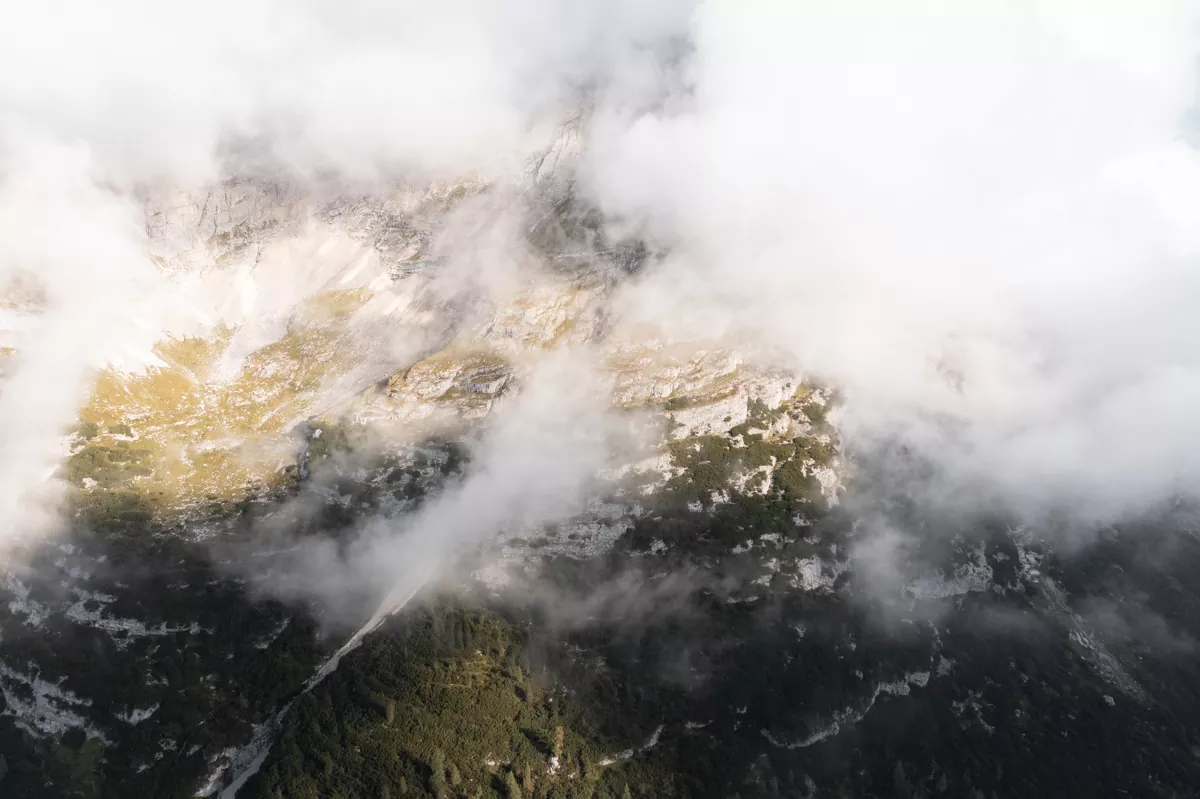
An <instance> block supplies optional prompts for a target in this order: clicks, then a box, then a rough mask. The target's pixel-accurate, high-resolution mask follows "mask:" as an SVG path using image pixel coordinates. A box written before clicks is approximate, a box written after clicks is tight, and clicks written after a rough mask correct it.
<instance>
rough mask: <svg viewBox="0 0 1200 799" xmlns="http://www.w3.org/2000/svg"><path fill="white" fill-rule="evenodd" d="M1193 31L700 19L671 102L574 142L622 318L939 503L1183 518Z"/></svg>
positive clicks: (1040, 21)
mask: <svg viewBox="0 0 1200 799" xmlns="http://www.w3.org/2000/svg"><path fill="white" fill-rule="evenodd" d="M1195 21H1196V18H1195V8H1194V7H1193V6H1192V5H1191V4H1188V3H1154V4H1151V5H1149V6H1145V7H1141V8H1138V9H1134V8H1132V7H1129V6H1127V5H1123V4H1115V3H1113V4H1099V5H1097V4H1087V5H1086V7H1085V5H1084V4H1077V3H1066V2H1047V3H1032V4H1018V5H1013V4H1010V3H973V4H970V5H969V6H963V5H961V4H949V3H938V2H930V3H918V4H916V5H912V4H908V5H906V6H905V7H904V9H903V10H901V9H898V8H897V9H890V8H886V7H884V6H883V5H882V4H879V3H872V2H852V3H839V4H832V3H811V2H810V3H794V4H788V5H786V6H784V5H783V4H777V3H771V2H765V1H764V2H751V3H733V2H720V1H719V0H716V1H714V2H708V3H705V4H704V5H703V6H702V7H701V8H700V9H699V10H698V12H697V14H696V17H695V29H694V31H695V36H694V40H693V43H694V52H693V54H692V56H691V58H690V60H689V63H688V68H687V85H688V88H689V91H688V92H686V93H685V94H682V95H680V96H679V97H678V99H677V102H675V103H673V104H670V105H668V106H666V107H665V108H663V109H661V110H658V111H656V112H653V113H648V114H641V115H628V114H623V113H620V112H612V113H608V114H602V115H601V118H600V119H599V121H598V122H597V129H598V131H599V133H598V135H597V138H596V140H595V142H594V147H593V150H592V152H591V159H592V160H591V171H590V176H591V179H590V184H591V186H592V187H593V191H594V192H595V194H596V196H598V197H599V198H601V202H602V203H603V205H604V207H605V208H606V210H607V212H608V213H609V214H610V215H611V216H612V217H614V218H617V219H621V220H624V221H626V222H627V223H628V224H630V225H631V226H632V227H634V228H635V229H637V230H639V231H641V232H643V234H644V235H647V236H649V237H650V238H652V239H654V240H657V241H658V242H661V245H662V246H664V247H666V248H669V249H670V252H671V254H670V255H669V256H668V258H667V259H666V261H665V263H663V264H662V265H661V266H660V268H659V269H657V270H656V271H654V272H653V273H650V274H647V275H646V276H645V278H644V279H643V280H642V281H640V282H639V283H638V284H637V285H636V286H633V287H631V288H630V289H629V291H628V297H627V310H626V313H627V314H628V315H630V316H631V317H633V318H641V319H649V320H655V321H656V322H657V323H660V324H661V325H662V326H663V327H664V328H666V329H668V330H670V331H672V332H674V333H675V334H676V335H682V336H688V335H691V336H700V335H707V336H711V335H713V334H714V329H719V330H721V331H724V332H726V333H727V334H731V335H732V334H741V335H748V336H751V337H754V338H756V339H757V340H758V341H759V343H760V345H761V346H762V347H764V348H769V350H770V351H771V352H773V353H775V354H777V355H779V356H780V357H781V358H783V359H785V360H788V361H790V362H791V363H792V364H793V365H795V366H797V367H798V368H799V369H800V370H801V371H802V372H805V373H808V374H813V375H816V376H819V377H820V378H823V379H825V380H827V381H828V382H830V383H831V384H833V385H836V386H838V387H839V388H840V389H842V390H843V391H844V393H845V397H846V403H845V407H844V408H843V416H842V419H841V424H842V428H843V433H844V436H845V439H846V441H847V443H848V445H849V446H850V447H852V448H858V449H860V450H870V449H872V448H873V447H874V446H876V445H877V444H878V443H879V442H880V441H882V440H887V439H891V440H895V439H899V440H900V441H902V442H903V443H904V444H907V445H909V446H910V447H912V448H913V449H914V450H915V451H916V452H918V453H919V454H920V455H921V456H922V457H924V458H928V459H931V460H932V461H933V462H934V464H935V466H936V467H937V468H936V471H937V474H938V475H939V480H941V481H948V482H943V483H941V484H940V485H939V486H936V487H935V488H937V489H938V493H939V494H941V495H943V496H945V495H951V494H955V493H958V494H959V495H960V496H966V497H969V498H970V499H969V500H968V501H971V502H976V501H999V502H1004V503H1007V504H1009V505H1011V506H1013V508H1014V509H1015V510H1019V511H1024V512H1027V513H1029V514H1033V515H1042V514H1045V513H1046V512H1048V511H1050V510H1052V509H1053V510H1054V511H1057V512H1064V511H1065V512H1068V513H1070V514H1078V515H1081V516H1083V517H1086V518H1087V519H1088V520H1100V519H1108V518H1112V517H1113V516H1115V515H1119V514H1123V513H1131V512H1137V511H1139V510H1142V509H1145V508H1146V507H1149V506H1151V505H1153V504H1154V503H1157V502H1161V501H1163V500H1165V499H1167V498H1169V497H1172V496H1174V495H1176V494H1178V493H1183V492H1188V493H1190V492H1191V491H1192V490H1193V489H1192V487H1193V486H1194V484H1195V482H1194V481H1195V478H1196V477H1197V476H1200V475H1198V472H1197V469H1198V467H1200V463H1198V461H1197V456H1196V447H1195V443H1196V442H1197V441H1198V440H1200V428H1198V427H1197V422H1196V419H1195V417H1194V415H1193V414H1192V413H1191V412H1190V411H1189V410H1188V409H1189V408H1191V407H1193V406H1194V405H1195V403H1196V399H1197V390H1198V388H1200V382H1198V377H1200V370H1198V367H1200V357H1198V356H1200V351H1198V347H1197V345H1196V343H1195V336H1194V331H1195V329H1196V327H1195V323H1194V322H1193V320H1192V313H1191V312H1190V311H1189V308H1190V307H1191V306H1193V305H1194V304H1195V301H1196V299H1197V296H1198V290H1200V283H1198V278H1197V272H1196V269H1195V258H1196V255H1197V247H1198V245H1200V241H1198V237H1197V233H1196V228H1195V226H1194V224H1192V223H1191V219H1190V212H1189V210H1188V209H1190V208H1193V207H1195V202H1196V199H1197V189H1198V188H1200V181H1198V180H1197V178H1198V177H1200V172H1198V170H1197V167H1198V166H1200V161H1198V160H1197V154H1196V151H1195V150H1194V148H1193V147H1192V146H1191V145H1190V144H1189V143H1188V141H1187V134H1188V130H1189V127H1190V126H1191V123H1190V121H1189V114H1191V112H1192V109H1193V104H1194V98H1195V92H1194V89H1195V66H1194V64H1195V56H1196V52H1197V48H1196V45H1197V41H1196V26H1195ZM922 488H930V487H928V486H926V487H922V486H920V485H917V486H914V490H922Z"/></svg>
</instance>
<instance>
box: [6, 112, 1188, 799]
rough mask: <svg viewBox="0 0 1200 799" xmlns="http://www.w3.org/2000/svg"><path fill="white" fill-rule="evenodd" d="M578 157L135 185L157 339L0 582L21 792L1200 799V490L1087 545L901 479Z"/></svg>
mask: <svg viewBox="0 0 1200 799" xmlns="http://www.w3.org/2000/svg"><path fill="white" fill-rule="evenodd" d="M582 146H583V144H582V142H581V138H580V133H579V131H578V128H577V126H575V125H574V124H568V125H566V126H564V127H563V128H561V129H560V130H559V131H558V132H557V134H556V136H555V138H554V140H553V141H552V142H551V143H550V144H549V145H548V146H547V147H546V148H545V149H544V151H541V152H539V153H537V154H535V156H534V157H532V158H531V159H530V161H529V164H528V166H527V169H526V170H525V173H524V174H523V175H522V176H521V177H520V178H519V179H511V180H499V179H495V180H489V179H486V178H483V177H472V178H470V179H464V180H461V181H459V182H455V183H451V184H436V185H426V186H397V187H389V188H386V189H373V190H371V191H365V192H363V193H360V194H347V193H345V192H344V191H339V192H332V191H330V192H325V191H323V190H321V189H320V188H319V187H318V188H313V187H307V186H306V187H303V188H301V187H298V186H291V185H287V184H286V183H283V182H280V183H271V182H266V181H262V180H248V179H231V180H228V181H225V182H223V183H221V184H219V185H214V186H211V187H208V188H205V189H203V190H198V191H174V190H166V189H162V188H157V187H151V188H146V189H145V191H144V196H143V197H142V198H141V200H142V202H143V204H144V222H145V231H146V236H147V241H148V243H149V249H150V253H151V255H152V257H153V259H154V262H155V264H156V265H157V267H158V269H159V270H160V272H161V275H162V276H163V279H164V281H166V284H167V285H168V286H169V287H170V289H169V291H168V292H167V295H166V296H169V297H170V298H171V304H170V306H169V307H167V309H166V311H164V312H163V313H164V318H165V319H166V321H164V322H163V327H162V332H163V335H161V337H160V338H159V339H158V340H157V342H156V343H155V344H154V346H153V347H152V348H151V349H150V350H149V351H146V350H145V349H144V348H140V345H138V344H137V343H136V340H135V339H136V337H131V338H130V339H129V340H128V346H123V347H121V348H118V349H119V350H120V353H119V356H116V355H114V357H113V358H111V359H109V360H108V361H107V362H106V363H105V364H103V365H102V367H103V368H102V369H100V371H99V373H98V375H97V378H96V380H95V383H94V385H93V386H91V389H90V394H89V396H88V398H87V401H86V403H85V404H84V405H83V407H82V410H81V411H80V414H79V419H78V423H77V427H76V428H75V429H74V430H73V431H70V432H69V433H68V434H67V436H66V437H65V447H66V453H65V455H64V458H63V462H62V465H61V469H60V470H59V474H58V475H57V477H56V478H55V479H58V480H61V481H63V482H65V483H66V485H67V486H68V487H67V489H66V490H65V495H64V498H63V503H64V504H63V510H62V516H63V519H62V526H63V527H65V531H64V532H62V533H61V534H60V535H56V536H51V537H47V538H45V539H36V540H33V541H29V542H26V544H25V546H24V548H23V550H22V551H21V553H20V555H21V556H20V557H19V558H13V559H11V560H10V562H9V565H8V566H7V568H6V570H5V572H4V576H3V581H2V583H0V592H2V594H3V596H2V599H3V602H2V603H0V695H2V697H3V707H2V710H0V753H3V759H2V760H0V787H2V788H3V790H4V794H5V795H11V796H21V797H39V796H46V797H58V796H76V797H110V796H111V797H128V796H153V797H189V796H195V795H203V796H222V797H231V796H233V795H235V794H236V795H237V796H239V797H257V796H261V797H305V796H312V797H326V796H329V797H332V796H344V797H359V796H361V797H402V796H414V797H416V796H442V797H449V796H454V797H474V796H509V797H513V796H530V797H533V796H536V797H543V796H545V797H567V796H578V797H585V796H586V797H593V796H594V797H605V796H612V797H623V796H645V797H667V796H672V797H674V796H695V797H707V796H712V797H734V796H740V797H760V796H761V797H770V796H796V797H800V796H804V797H817V796H822V797H823V796H831V797H832V796H864V797H865V796H879V797H884V796H900V797H918V796H924V797H933V796H964V797H977V796H979V797H993V796H995V797H1017V796H1020V797H1034V796H1064V795H1076V796H1124V795H1128V796H1162V797H1169V796H1196V795H1200V748H1197V747H1200V695H1198V693H1197V688H1198V687H1200V681H1198V675H1197V672H1196V670H1197V661H1196V658H1195V642H1196V639H1197V638H1198V637H1200V613H1197V612H1196V610H1197V607H1198V603H1200V596H1198V595H1197V592H1196V590H1195V589H1193V588H1192V587H1191V584H1192V582H1193V581H1192V580H1191V579H1190V575H1191V574H1194V573H1195V570H1196V568H1197V567H1200V541H1198V540H1197V531H1198V529H1200V528H1198V527H1197V526H1196V523H1195V516H1194V512H1193V509H1192V508H1190V507H1189V506H1187V505H1185V504H1182V503H1181V504H1179V505H1178V506H1176V507H1172V508H1170V509H1167V510H1164V511H1163V512H1162V513H1161V514H1159V515H1155V516H1152V517H1139V518H1136V519H1131V520H1129V521H1128V522H1127V523H1122V524H1120V525H1116V526H1113V527H1106V528H1104V529H1102V530H1100V531H1098V532H1097V533H1096V539H1095V540H1094V541H1092V542H1091V543H1089V544H1087V545H1086V546H1079V547H1075V548H1068V547H1065V546H1062V545H1061V544H1060V542H1061V541H1063V538H1062V537H1061V536H1059V535H1057V531H1056V530H1054V529H1052V528H1051V527H1046V528H1045V529H1042V528H1037V527H1030V526H1028V525H1023V524H1019V523H1018V521H1017V520H1016V517H1015V515H1009V514H1006V513H1004V512H1003V509H1000V510H999V511H997V510H995V509H992V508H989V509H988V510H987V511H986V512H984V511H979V512H977V513H971V514H963V513H960V512H954V513H950V512H946V511H944V510H943V509H942V508H940V507H937V506H928V505H926V504H923V502H922V501H921V500H920V499H919V498H917V497H916V496H915V495H913V496H909V495H907V494H906V493H905V491H904V485H905V484H904V483H903V482H901V484H900V485H899V487H898V488H895V487H893V483H894V475H895V471H894V467H895V457H887V458H885V457H883V456H882V455H880V454H879V453H876V452H872V451H869V450H856V449H854V448H852V447H848V446H847V445H846V443H845V442H844V441H843V436H842V435H841V433H840V431H839V416H838V412H839V402H840V400H839V396H838V392H837V390H836V389H837V387H836V386H827V385H819V384H817V383H815V382H814V381H812V379H811V378H810V376H808V375H805V374H800V373H798V372H796V371H795V370H794V369H790V368H788V366H787V364H786V363H784V362H782V361H781V360H780V359H779V358H776V357H773V354H772V353H771V352H770V351H768V350H766V349H764V348H762V347H761V346H757V345H752V344H750V343H749V342H747V341H745V340H743V339H742V338H740V337H739V336H738V334H737V332H736V331H729V332H722V333H721V334H720V335H717V334H716V333H714V335H713V336H712V337H706V338H688V337H683V336H680V335H678V334H677V333H674V332H671V331H670V330H668V327H669V326H666V325H660V324H656V322H657V321H661V320H655V319H654V318H653V316H652V315H651V316H650V317H647V315H646V314H644V313H641V314H639V313H632V312H630V310H629V308H628V307H627V305H626V304H624V303H623V298H624V297H625V294H624V292H625V291H626V290H627V289H628V287H629V286H631V285H635V284H636V283H637V281H638V280H639V279H640V278H641V276H642V274H643V273H644V272H645V271H646V270H652V269H653V267H654V264H655V262H656V259H658V258H660V257H661V256H662V254H663V253H662V252H661V251H660V250H659V248H657V246H656V245H654V244H653V243H651V242H645V241H642V240H640V239H638V238H637V237H636V236H634V235H628V234H627V233H626V232H625V231H623V230H621V228H620V226H619V225H617V224H615V223H614V221H613V220H609V219H606V218H605V217H604V215H603V214H602V213H601V212H600V211H599V210H598V209H596V208H593V207H590V206H588V205H587V203H585V202H584V201H583V200H581V199H580V198H579V197H578V196H577V194H576V192H575V190H574V189H575V184H574V176H573V172H572V170H573V165H574V163H575V159H577V158H578V157H579V154H580V152H581V149H582ZM6 291H7V293H6V297H7V299H6V304H5V305H4V307H3V309H0V326H3V328H4V331H5V333H4V336H3V337H2V338H0V346H3V347H4V348H5V349H4V350H3V352H5V353H6V359H7V358H16V357H18V356H19V354H20V353H21V352H22V348H23V347H25V346H27V345H28V343H29V336H31V335H36V330H37V328H36V320H37V318H38V315H39V313H41V310H40V306H39V303H38V298H37V296H36V291H31V290H30V289H29V288H28V287H24V286H13V287H10V288H9V289H7V290H6ZM714 329H715V328H714ZM0 390H2V389H0ZM896 457H900V458H901V459H902V460H903V458H905V457H910V456H906V455H904V453H901V454H900V455H899V456H896ZM911 459H912V460H913V461H914V463H912V464H910V466H911V467H912V469H913V470H914V471H917V470H919V468H918V467H919V464H918V463H915V461H916V460H917V459H916V456H915V455H911ZM879 519H885V520H887V522H888V524H889V525H891V526H892V527H894V528H895V529H897V530H899V531H901V532H902V533H904V535H903V536H902V541H901V544H900V545H898V546H884V545H883V544H884V543H887V540H883V539H880V537H879V532H878V531H879V525H878V524H876V523H875V522H877V521H878V520H879ZM881 540H882V541H883V543H881ZM1031 753H1033V754H1036V756H1035V757H1031Z"/></svg>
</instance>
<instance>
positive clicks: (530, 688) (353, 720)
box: [246, 606, 662, 799]
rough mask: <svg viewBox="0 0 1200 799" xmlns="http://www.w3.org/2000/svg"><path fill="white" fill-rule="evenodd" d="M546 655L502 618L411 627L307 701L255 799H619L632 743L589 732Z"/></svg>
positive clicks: (290, 722) (461, 611) (414, 622)
mask: <svg viewBox="0 0 1200 799" xmlns="http://www.w3.org/2000/svg"><path fill="white" fill-rule="evenodd" d="M537 650H538V648H537V647H534V646H532V642H531V640H530V637H529V634H528V632H526V630H525V629H524V628H523V627H522V626H521V625H518V624H514V623H513V622H512V621H509V620H507V619H505V618H504V617H502V616H500V615H497V614H496V613H493V612H489V611H484V610H477V609H466V608H461V607H456V606H448V607H443V608H437V609H433V610H421V611H416V612H414V613H412V614H409V617H408V618H406V619H404V620H402V621H401V622H398V623H397V624H395V625H393V626H392V627H391V628H390V629H388V630H385V631H384V632H383V633H381V634H377V635H374V636H372V637H370V638H369V639H368V640H367V641H366V642H365V643H364V644H363V647H362V648H361V649H360V650H359V651H356V652H355V653H353V654H352V655H351V656H349V657H347V658H346V660H345V661H343V663H342V665H341V667H340V668H339V669H338V671H337V672H335V673H334V674H333V675H332V676H331V677H330V678H329V679H328V680H327V681H326V683H325V684H323V685H322V686H320V687H319V688H318V689H316V690H314V691H313V692H311V693H310V694H307V695H306V696H304V697H303V698H302V699H301V700H299V702H298V703H297V704H296V706H295V707H294V708H293V710H292V712H291V713H290V714H289V717H288V719H287V722H286V724H285V728H284V731H283V734H282V737H281V739H280V741H279V742H278V743H277V744H276V746H275V748H274V750H273V751H272V754H271V756H270V758H269V759H268V761H267V763H266V764H265V765H264V767H263V770H262V772H261V773H260V774H259V775H258V776H257V777H256V778H255V779H254V780H252V781H251V783H250V784H249V785H248V786H247V788H246V795H247V796H250V797H255V796H262V797H310V796H311V797H324V796H336V795H343V796H382V795H390V796H433V797H451V796H452V797H477V796H479V797H482V796H488V797H493V796H530V797H534V796H537V797H543V796H545V797H551V796H554V797H560V796H561V797H564V799H565V797H584V796H587V797H592V796H605V795H609V796H616V793H615V783H613V784H612V785H610V786H609V787H610V788H613V790H610V791H609V792H608V793H607V794H606V793H604V792H603V789H604V786H605V785H608V784H609V783H612V782H613V781H612V780H611V779H610V780H608V781H607V782H606V778H605V775H606V773H607V772H611V771H614V770H615V771H620V770H621V769H619V768H616V767H613V768H610V769H605V768H602V767H601V766H600V765H599V762H600V760H601V759H602V758H604V757H605V756H606V755H608V754H610V753H612V752H617V751H620V750H621V749H624V748H628V746H629V745H630V743H629V742H628V741H625V740H621V739H618V738H613V737H611V736H610V735H607V734H605V733H604V731H603V730H602V729H598V728H596V727H595V726H594V725H591V724H588V723H587V721H586V719H587V718H588V717H587V714H586V713H584V712H583V710H582V709H581V708H580V707H579V706H578V704H577V702H576V701H575V700H574V699H573V698H572V695H571V693H569V692H568V691H566V690H565V689H564V685H563V683H562V681H561V679H560V678H559V677H558V676H556V674H555V671H553V670H552V669H551V668H549V667H548V666H547V664H545V663H539V662H538V661H537V659H536V658H535V656H534V653H535V652H536V651H537ZM643 735H644V733H643ZM555 756H557V758H558V762H559V763H560V764H561V765H560V768H559V769H558V770H557V773H552V772H551V768H550V763H551V758H553V757H555ZM585 774H586V777H585V776H584V775H585ZM518 775H521V776H520V777H519V776H518ZM661 779H662V777H661V776H659V777H655V776H654V774H653V773H647V774H645V775H643V780H649V781H648V782H647V783H646V784H647V785H652V784H658V783H659V782H660V781H661Z"/></svg>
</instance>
